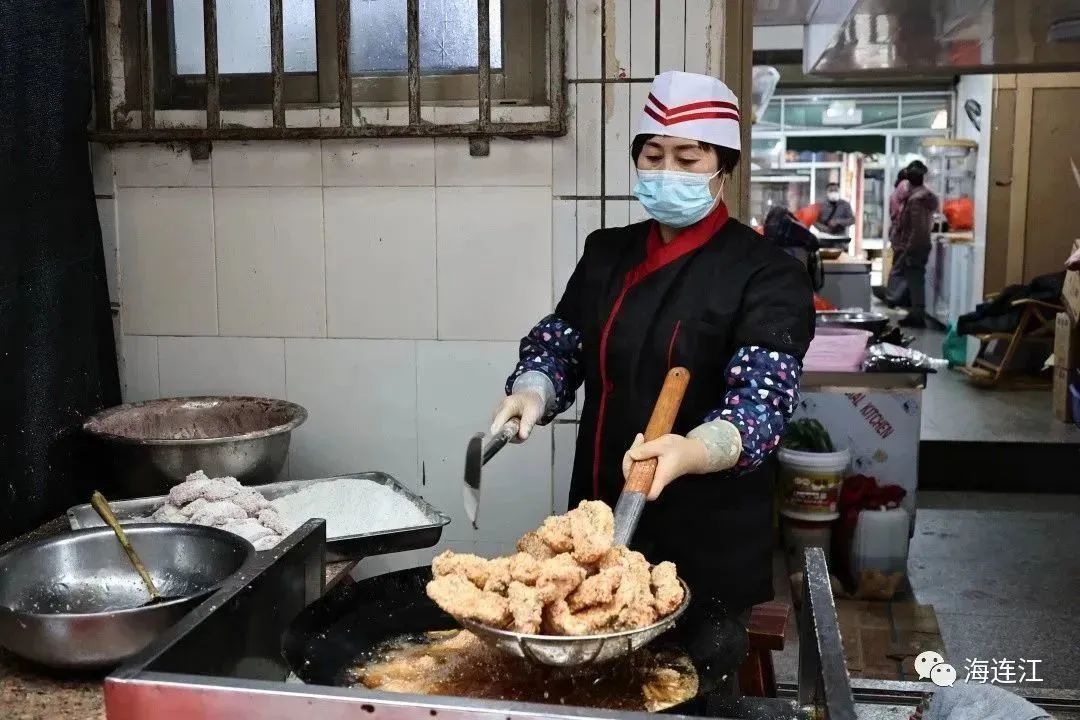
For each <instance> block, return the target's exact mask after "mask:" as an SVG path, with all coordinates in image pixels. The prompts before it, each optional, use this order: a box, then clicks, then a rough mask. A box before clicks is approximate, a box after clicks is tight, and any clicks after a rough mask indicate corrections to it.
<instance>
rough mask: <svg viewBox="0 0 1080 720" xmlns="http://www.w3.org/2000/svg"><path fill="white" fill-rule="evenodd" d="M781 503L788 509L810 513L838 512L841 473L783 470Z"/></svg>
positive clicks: (826, 513)
mask: <svg viewBox="0 0 1080 720" xmlns="http://www.w3.org/2000/svg"><path fill="white" fill-rule="evenodd" d="M780 498H781V504H782V507H783V508H784V509H786V510H790V511H792V512H796V513H802V514H809V515H828V514H834V513H836V503H837V501H838V500H839V498H840V474H839V473H836V472H821V473H811V472H806V471H805V470H792V469H790V468H783V469H782V470H781V495H780Z"/></svg>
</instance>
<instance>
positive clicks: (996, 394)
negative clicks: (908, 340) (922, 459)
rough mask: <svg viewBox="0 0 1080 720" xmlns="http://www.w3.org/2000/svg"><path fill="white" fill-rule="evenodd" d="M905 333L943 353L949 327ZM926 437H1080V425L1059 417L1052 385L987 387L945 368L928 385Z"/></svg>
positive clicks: (1065, 440)
mask: <svg viewBox="0 0 1080 720" xmlns="http://www.w3.org/2000/svg"><path fill="white" fill-rule="evenodd" d="M875 309H880V308H875ZM890 314H892V315H896V313H895V311H893V312H891V313H890ZM905 333H907V334H909V335H913V336H915V338H916V339H915V342H914V344H913V345H912V347H914V348H916V349H918V350H921V351H923V352H924V353H926V354H927V355H930V356H931V357H941V356H942V352H941V344H942V341H943V340H944V339H945V334H944V333H942V332H940V331H938V330H933V329H927V330H905ZM922 439H923V440H925V441H962V442H1029V443H1080V428H1078V427H1076V425H1073V424H1066V423H1061V422H1058V421H1057V420H1056V419H1055V418H1054V413H1053V406H1052V404H1051V396H1050V391H1049V390H987V389H984V388H978V387H975V386H974V385H972V384H970V383H969V382H968V381H967V380H966V379H965V377H964V376H963V375H961V374H960V373H959V372H957V371H955V370H944V371H942V372H939V373H936V374H933V375H930V377H929V379H928V380H927V386H926V389H925V390H924V391H923V406H922Z"/></svg>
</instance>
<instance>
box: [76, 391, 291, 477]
mask: <svg viewBox="0 0 1080 720" xmlns="http://www.w3.org/2000/svg"><path fill="white" fill-rule="evenodd" d="M305 420H307V410H305V409H304V408H302V407H300V406H299V405H297V404H295V403H291V402H286V401H284V400H271V399H268V398H258V397H242V396H211V397H187V398H163V399H161V400H149V401H147V402H139V403H128V404H126V405H118V406H116V407H113V408H109V409H107V410H103V411H101V412H100V413H98V414H97V415H94V416H93V417H91V418H90V419H89V420H87V421H86V422H85V423H84V424H83V429H84V430H85V431H86V432H88V433H90V434H91V435H94V436H95V437H98V438H100V439H101V440H103V441H104V442H105V443H107V445H108V447H109V451H110V455H111V457H112V464H113V472H114V475H115V480H116V482H117V484H118V486H119V487H118V488H117V489H118V490H119V491H120V492H121V493H123V494H125V495H127V496H128V497H145V496H150V495H164V494H166V493H168V492H169V488H171V487H172V486H173V485H176V484H178V483H180V482H183V480H184V478H185V477H186V476H187V475H188V474H190V473H192V472H195V471H196V470H203V471H205V472H206V474H207V475H209V476H210V477H223V476H230V477H234V478H236V479H237V480H239V481H240V482H241V483H243V484H245V485H265V484H267V483H272V482H274V481H275V480H277V477H278V474H279V473H280V472H281V468H282V466H283V465H284V464H285V456H286V455H288V453H289V440H290V437H291V435H292V431H293V430H294V429H296V428H297V427H299V426H300V425H301V424H302V423H303V422H304V421H305Z"/></svg>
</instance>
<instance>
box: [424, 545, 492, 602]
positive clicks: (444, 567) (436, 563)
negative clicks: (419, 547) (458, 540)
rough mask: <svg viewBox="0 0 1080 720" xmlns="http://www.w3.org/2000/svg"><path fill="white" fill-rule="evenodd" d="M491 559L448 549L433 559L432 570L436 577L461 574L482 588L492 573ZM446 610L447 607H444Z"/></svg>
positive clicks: (478, 587)
mask: <svg viewBox="0 0 1080 720" xmlns="http://www.w3.org/2000/svg"><path fill="white" fill-rule="evenodd" d="M490 562H491V561H490V560H485V559H484V558H482V557H477V556H476V555H469V554H468V553H456V552H454V551H453V550H447V551H446V552H444V553H442V554H441V555H438V556H436V558H435V559H434V560H432V561H431V572H432V574H434V575H435V576H436V577H440V576H444V575H461V576H463V577H465V578H468V580H469V582H471V583H472V584H473V585H475V586H476V587H477V589H480V590H482V589H483V587H484V585H485V584H486V583H487V581H488V576H489V575H490V574H491V569H490ZM443 609H444V610H445V608H443Z"/></svg>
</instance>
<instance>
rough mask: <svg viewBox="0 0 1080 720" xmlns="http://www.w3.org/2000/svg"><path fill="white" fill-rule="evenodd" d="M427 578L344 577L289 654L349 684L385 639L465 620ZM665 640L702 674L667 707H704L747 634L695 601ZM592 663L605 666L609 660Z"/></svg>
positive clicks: (307, 672) (304, 669) (298, 632)
mask: <svg viewBox="0 0 1080 720" xmlns="http://www.w3.org/2000/svg"><path fill="white" fill-rule="evenodd" d="M430 579H431V568H430V567H426V566H425V567H418V568H413V569H411V570H402V571H399V572H394V573H388V574H385V575H379V576H376V577H373V578H368V579H367V580H362V581H360V582H357V583H350V584H345V585H339V586H338V587H336V588H334V589H333V590H331V591H330V592H329V593H327V594H326V595H324V596H323V597H322V598H320V599H319V600H317V601H316V602H314V603H312V604H311V605H309V606H308V607H307V608H306V609H305V610H304V611H303V612H302V613H300V615H298V616H297V617H296V619H295V620H294V621H293V622H292V623H291V625H290V626H289V628H288V630H287V631H286V632H285V635H284V637H283V642H282V651H283V654H284V656H285V660H286V662H288V664H289V666H290V668H291V669H292V671H293V672H294V673H295V674H296V676H297V677H299V678H300V679H301V680H303V681H304V682H305V683H308V684H313V685H327V686H338V687H347V686H349V685H351V684H352V676H351V673H350V671H351V669H352V668H353V667H355V666H356V665H357V664H358V663H360V662H362V661H364V660H367V659H368V658H370V657H371V655H372V653H373V651H374V650H375V649H376V648H378V646H379V645H381V644H383V643H385V642H386V641H387V640H390V639H392V638H396V637H400V636H403V635H420V634H423V633H426V632H429V631H433V630H456V629H459V628H460V624H459V623H458V622H457V621H456V620H455V619H454V618H453V617H451V616H450V615H448V614H447V613H445V612H443V611H442V610H441V609H440V608H439V607H438V606H437V605H435V603H434V602H432V601H431V600H430V599H429V598H428V597H427V595H426V593H425V586H426V585H427V583H428V581H429V580H430ZM664 644H668V646H669V647H678V648H681V649H683V650H685V652H686V653H687V654H689V656H690V658H691V660H692V662H693V663H694V667H695V669H696V670H697V672H698V676H699V692H698V695H697V696H696V697H695V698H693V699H692V700H690V701H687V702H684V703H681V704H679V705H676V706H673V707H671V708H669V709H667V710H665V711H664V712H665V713H675V714H690V715H693V714H697V715H701V714H704V708H705V702H706V695H708V694H709V693H712V692H714V691H716V690H717V688H718V687H720V686H721V685H722V684H724V683H725V682H726V680H725V678H728V677H730V676H731V675H732V674H733V673H735V672H737V670H738V668H739V666H740V665H741V664H742V661H743V660H744V659H745V657H746V652H747V635H746V629H745V628H744V627H743V626H742V625H741V624H740V623H739V621H738V620H737V619H736V617H735V616H734V615H732V614H729V613H727V612H725V611H724V609H723V608H718V607H713V606H708V605H706V604H705V603H701V602H697V601H696V602H694V603H692V604H691V606H690V608H689V609H688V611H687V612H686V614H685V615H684V617H683V620H682V621H680V623H679V625H677V626H676V627H675V628H674V629H673V630H671V631H669V632H668V633H666V634H665V635H663V636H662V637H661V638H659V639H657V640H656V641H655V643H654V645H651V646H650V647H657V646H663V645H664ZM551 670H552V669H550V668H541V667H538V668H537V671H538V672H550V671H551ZM582 671H585V672H592V670H589V668H582V669H581V670H579V671H578V672H582ZM595 671H596V672H604V666H603V665H601V666H598V667H597V668H596V669H595Z"/></svg>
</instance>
